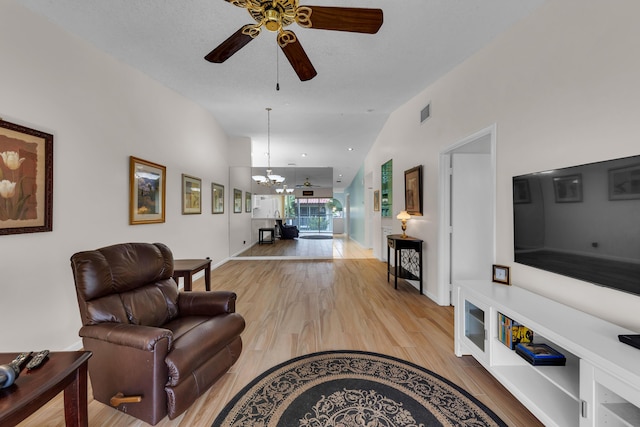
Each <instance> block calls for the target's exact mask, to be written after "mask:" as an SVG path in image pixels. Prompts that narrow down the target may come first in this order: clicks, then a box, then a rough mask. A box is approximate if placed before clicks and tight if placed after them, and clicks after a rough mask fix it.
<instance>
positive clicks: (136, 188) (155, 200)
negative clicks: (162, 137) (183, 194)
mask: <svg viewBox="0 0 640 427" xmlns="http://www.w3.org/2000/svg"><path fill="white" fill-rule="evenodd" d="M166 175H167V168H166V167H165V166H163V165H160V164H157V163H153V162H150V161H148V160H143V159H140V158H137V157H134V156H130V157H129V223H130V224H131V225H138V224H154V223H162V222H164V221H165V206H166V204H165V203H166V184H165V183H166Z"/></svg>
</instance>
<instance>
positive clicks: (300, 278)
mask: <svg viewBox="0 0 640 427" xmlns="http://www.w3.org/2000/svg"><path fill="white" fill-rule="evenodd" d="M333 245H334V246H333V251H334V259H333V260H315V261H314V260H296V259H289V260H250V261H246V260H242V261H237V260H234V261H230V262H228V263H226V264H224V265H223V266H221V267H219V268H217V269H215V270H213V271H212V275H211V280H212V283H211V288H212V290H217V289H225V290H233V291H235V292H236V293H237V294H238V304H237V311H238V312H239V313H241V314H242V315H243V316H244V317H245V319H246V321H247V327H246V329H245V331H244V333H243V334H242V339H243V342H244V349H243V352H242V355H241V356H240V359H239V360H238V362H237V363H236V364H235V365H234V366H233V367H232V368H231V370H230V371H229V372H228V373H227V374H226V375H224V376H223V377H222V378H221V379H220V380H219V381H218V382H217V383H216V384H214V386H213V387H212V388H211V389H210V390H209V391H208V392H207V393H205V394H204V395H203V396H202V397H201V398H200V399H198V400H197V401H196V402H195V403H194V404H193V406H191V408H190V409H189V410H188V411H187V412H185V413H184V414H182V415H181V416H180V417H178V418H176V419H175V420H169V419H168V418H165V419H164V420H162V421H161V422H160V423H159V424H158V426H184V427H186V426H210V425H211V423H212V422H213V420H214V418H215V417H216V415H217V414H218V413H219V412H220V410H221V409H222V408H223V406H224V405H225V403H226V402H227V401H229V400H230V399H231V398H232V397H233V396H234V395H235V394H236V393H237V392H238V391H239V390H240V389H242V387H243V386H244V385H246V384H247V383H248V382H250V381H251V380H252V379H253V378H254V377H256V376H257V375H259V374H260V373H261V372H263V371H265V370H267V369H268V368H270V367H272V366H274V365H276V364H278V363H281V362H283V361H286V360H288V359H290V358H292V357H296V356H300V355H304V354H307V353H311V352H316V351H323V350H336V349H353V350H363V351H372V352H377V353H383V354H388V355H391V356H395V357H399V358H402V359H405V360H409V361H411V362H413V363H416V364H418V365H420V366H423V367H425V368H427V369H430V370H432V371H434V372H436V373H438V374H440V375H441V376H443V377H445V378H447V379H449V380H451V381H453V382H454V383H456V384H458V385H459V386H461V387H463V388H464V389H466V390H467V391H468V392H470V393H471V394H472V395H473V396H475V397H476V398H478V399H479V400H480V401H482V402H483V403H484V404H485V405H487V406H488V407H489V408H491V409H492V410H493V411H495V412H496V413H497V414H498V415H499V416H500V417H501V418H502V419H503V420H504V421H505V422H506V423H507V424H508V425H509V426H527V427H528V426H540V425H542V424H540V423H539V422H538V421H537V419H536V418H535V417H533V416H532V415H531V414H530V413H529V411H527V409H526V408H525V407H524V406H523V405H521V404H520V403H519V402H518V401H517V400H516V399H515V398H514V397H513V396H512V395H511V394H510V393H509V392H507V391H506V390H505V389H504V388H503V387H502V386H501V385H500V384H499V383H498V382H497V381H496V380H495V379H494V378H493V377H492V376H491V375H490V374H489V373H487V371H486V370H485V369H484V368H482V367H481V366H480V365H479V364H478V363H477V362H476V361H475V360H474V359H473V358H471V357H470V356H465V357H462V358H458V357H456V356H455V355H454V353H453V308H452V307H440V306H438V305H436V304H435V303H434V302H433V301H431V300H430V299H429V298H427V297H426V296H421V295H419V294H418V292H417V290H416V289H414V288H412V287H410V286H409V285H407V284H406V283H405V282H404V281H400V282H399V283H398V290H394V289H393V285H392V284H390V283H387V278H386V276H387V274H386V264H385V263H383V262H380V261H379V260H376V259H374V258H372V256H371V252H370V251H366V250H362V249H361V248H360V247H359V246H358V245H357V244H354V243H350V242H348V241H346V240H345V239H344V238H338V239H334V242H333ZM194 290H204V283H203V281H202V280H197V281H196V282H195V284H194ZM62 406H63V403H62V394H61V395H59V396H57V397H56V398H54V399H53V400H52V401H51V402H50V403H48V404H47V405H45V406H44V407H43V408H42V409H41V410H39V411H38V412H36V413H35V414H33V415H32V416H31V417H29V418H28V419H27V420H25V421H24V422H23V423H21V424H20V425H21V426H38V427H40V426H63V425H64V416H63V410H62ZM89 421H90V425H91V426H145V425H147V424H145V423H143V422H141V421H138V420H136V419H135V418H132V417H130V416H128V415H126V414H123V413H120V412H118V411H115V410H113V409H111V408H109V407H107V406H105V405H103V404H101V403H99V402H96V401H94V400H93V399H92V398H91V388H90V387H89Z"/></svg>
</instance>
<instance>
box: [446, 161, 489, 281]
mask: <svg viewBox="0 0 640 427" xmlns="http://www.w3.org/2000/svg"><path fill="white" fill-rule="evenodd" d="M451 164H452V180H451V280H452V283H453V282H455V281H456V280H467V279H487V278H490V276H491V264H492V262H493V251H492V250H491V249H492V244H493V208H492V206H493V199H492V197H491V195H492V192H491V188H492V179H493V174H492V170H491V156H490V155H489V154H475V153H473V154H469V153H454V154H452V162H451Z"/></svg>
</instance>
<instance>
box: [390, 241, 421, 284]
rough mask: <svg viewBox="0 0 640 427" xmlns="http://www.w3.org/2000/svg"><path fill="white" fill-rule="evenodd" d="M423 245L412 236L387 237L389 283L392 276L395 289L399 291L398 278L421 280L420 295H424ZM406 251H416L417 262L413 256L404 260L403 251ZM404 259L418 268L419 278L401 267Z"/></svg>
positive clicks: (409, 255)
mask: <svg viewBox="0 0 640 427" xmlns="http://www.w3.org/2000/svg"><path fill="white" fill-rule="evenodd" d="M422 243H423V241H422V240H420V239H416V238H415V237H411V236H407V237H402V234H390V235H388V236H387V282H388V281H389V277H390V275H393V276H394V287H395V289H398V277H400V278H401V279H409V280H419V281H420V295H422ZM391 249H393V253H394V258H393V267H392V266H391V256H390V255H391ZM406 250H413V251H415V252H416V255H417V260H416V259H415V257H412V256H411V254H406V256H405V257H404V258H403V254H402V251H406ZM398 253H400V262H398ZM403 259H406V260H408V261H409V262H411V263H412V264H414V266H415V267H417V270H418V274H419V276H417V275H415V274H414V273H412V272H411V271H410V270H408V269H406V268H405V267H403V266H402V265H401V264H402V260H403ZM416 261H417V262H416Z"/></svg>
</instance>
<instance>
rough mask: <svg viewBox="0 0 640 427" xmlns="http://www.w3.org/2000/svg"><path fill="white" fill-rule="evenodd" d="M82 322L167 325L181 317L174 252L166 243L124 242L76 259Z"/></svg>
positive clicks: (77, 289) (75, 267)
mask: <svg viewBox="0 0 640 427" xmlns="http://www.w3.org/2000/svg"><path fill="white" fill-rule="evenodd" d="M71 268H72V270H73V275H74V279H75V282H76V293H77V296H78V305H79V307H80V315H81V317H82V324H83V325H95V324H98V323H103V322H116V323H132V324H136V325H146V326H162V325H163V324H165V323H166V322H168V321H169V320H171V319H173V318H175V317H176V316H177V315H178V305H177V301H178V287H177V285H176V283H175V281H174V280H173V278H172V275H173V254H172V253H171V250H170V249H169V248H168V247H167V246H165V245H164V244H162V243H153V244H151V243H121V244H117V245H112V246H107V247H104V248H100V249H96V250H93V251H84V252H78V253H76V254H74V255H73V256H72V257H71Z"/></svg>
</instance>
